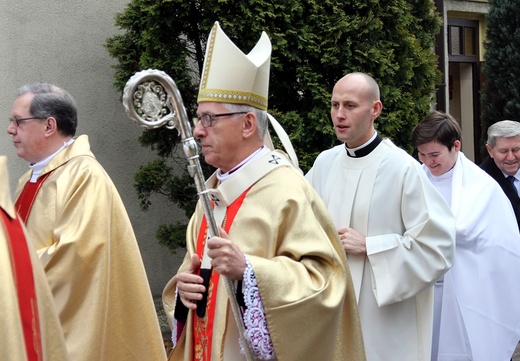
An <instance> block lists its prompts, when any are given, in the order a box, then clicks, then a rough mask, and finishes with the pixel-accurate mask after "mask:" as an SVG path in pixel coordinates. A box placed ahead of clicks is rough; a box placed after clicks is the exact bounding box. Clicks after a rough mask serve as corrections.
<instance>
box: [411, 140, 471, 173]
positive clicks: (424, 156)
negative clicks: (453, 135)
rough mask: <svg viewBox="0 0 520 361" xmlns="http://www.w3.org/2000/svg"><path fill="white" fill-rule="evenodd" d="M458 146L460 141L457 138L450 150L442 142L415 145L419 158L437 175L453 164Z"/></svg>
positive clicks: (457, 153)
mask: <svg viewBox="0 0 520 361" xmlns="http://www.w3.org/2000/svg"><path fill="white" fill-rule="evenodd" d="M460 148H461V143H460V141H458V140H456V141H455V142H454V144H453V147H451V150H448V147H446V146H445V145H444V144H441V143H439V142H436V141H432V142H428V143H424V144H421V145H419V146H417V151H418V153H419V160H420V161H421V162H422V163H423V164H424V165H425V166H427V167H428V169H429V170H430V172H431V173H432V174H433V175H434V176H436V177H438V176H440V175H443V174H444V173H446V172H448V171H449V170H450V169H452V168H453V167H454V166H455V163H456V162H457V157H458V155H459V151H460Z"/></svg>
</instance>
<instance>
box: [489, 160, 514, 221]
mask: <svg viewBox="0 0 520 361" xmlns="http://www.w3.org/2000/svg"><path fill="white" fill-rule="evenodd" d="M480 168H482V169H483V170H485V171H486V172H487V173H488V174H489V175H490V176H491V177H493V178H494V179H495V180H496V181H497V182H498V184H499V185H500V187H502V189H503V190H504V193H505V194H506V196H507V198H509V201H510V202H511V204H512V205H513V210H514V211H515V216H516V221H517V223H518V228H519V229H520V197H519V196H518V192H517V190H516V188H515V187H514V186H513V185H512V184H511V183H510V182H509V181H508V180H507V179H506V177H504V173H502V171H501V170H500V169H499V168H498V167H497V165H496V164H495V161H494V160H493V158H491V157H487V158H486V160H485V161H484V162H483V163H482V164H481V165H480Z"/></svg>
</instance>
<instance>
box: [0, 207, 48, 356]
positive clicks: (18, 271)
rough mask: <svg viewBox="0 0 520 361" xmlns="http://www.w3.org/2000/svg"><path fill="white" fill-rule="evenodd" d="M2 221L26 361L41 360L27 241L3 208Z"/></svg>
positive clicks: (35, 302)
mask: <svg viewBox="0 0 520 361" xmlns="http://www.w3.org/2000/svg"><path fill="white" fill-rule="evenodd" d="M0 213H1V215H2V216H1V218H2V222H3V224H4V229H5V230H6V236H7V240H8V243H9V248H10V250H11V266H12V269H13V276H14V281H15V286H16V291H17V294H18V307H19V309H20V317H21V320H22V329H23V334H24V340H25V350H26V354H27V360H29V361H41V360H43V354H42V345H41V335H40V322H39V319H38V304H37V299H36V290H35V288H34V278H33V269H32V263H31V257H30V254H29V249H28V247H27V241H26V239H25V235H24V233H23V229H22V226H21V224H20V221H19V220H18V219H17V218H11V217H9V215H8V214H7V213H6V212H5V211H4V210H3V209H2V211H1V212H0Z"/></svg>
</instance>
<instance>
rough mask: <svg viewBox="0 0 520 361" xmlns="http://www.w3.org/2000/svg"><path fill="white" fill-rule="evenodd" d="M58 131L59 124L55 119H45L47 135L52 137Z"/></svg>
mask: <svg viewBox="0 0 520 361" xmlns="http://www.w3.org/2000/svg"><path fill="white" fill-rule="evenodd" d="M57 131H58V122H57V121H56V118H54V117H48V118H47V119H45V135H48V136H50V135H52V134H54V133H56V132H57Z"/></svg>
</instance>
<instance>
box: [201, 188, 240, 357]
mask: <svg viewBox="0 0 520 361" xmlns="http://www.w3.org/2000/svg"><path fill="white" fill-rule="evenodd" d="M247 192H249V189H248V190H246V191H245V192H244V193H242V195H241V196H240V197H238V198H237V199H236V200H235V201H234V202H233V203H232V204H231V205H230V206H229V207H227V209H226V216H225V218H224V224H223V228H224V230H225V231H226V233H229V230H230V228H231V225H232V224H233V220H234V219H235V216H236V214H237V213H238V210H239V209H240V206H241V205H242V203H243V201H244V198H245V196H246V194H247ZM207 233H208V224H207V221H206V217H203V218H202V222H201V224H200V230H199V237H198V239H197V255H198V256H199V258H200V259H202V257H203V254H204V246H205V245H206V239H207ZM219 278H220V275H219V274H218V273H217V272H211V278H210V281H209V288H208V302H207V304H206V314H205V316H204V317H203V318H200V317H198V316H196V315H194V316H193V338H194V342H193V347H194V349H193V355H194V360H195V361H210V360H211V345H212V343H213V320H214V317H215V308H216V307H215V306H216V300H217V291H218V283H219Z"/></svg>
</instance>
